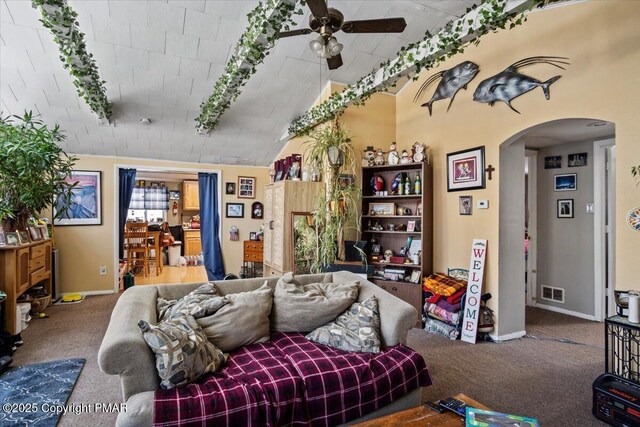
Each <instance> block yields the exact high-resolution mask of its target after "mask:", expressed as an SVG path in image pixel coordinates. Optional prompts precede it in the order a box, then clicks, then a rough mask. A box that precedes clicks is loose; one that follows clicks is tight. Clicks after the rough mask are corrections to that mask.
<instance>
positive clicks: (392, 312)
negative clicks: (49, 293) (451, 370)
mask: <svg viewBox="0 0 640 427" xmlns="http://www.w3.org/2000/svg"><path fill="white" fill-rule="evenodd" d="M265 280H266V281H267V283H268V284H269V285H270V286H271V287H272V288H273V287H275V285H276V283H277V281H278V277H271V278H266V279H265V278H256V279H242V280H231V281H217V282H214V283H215V284H216V286H217V287H218V289H219V290H220V291H221V292H222V293H223V294H231V293H238V292H246V291H252V290H255V289H258V288H259V287H260V286H262V285H263V284H264V283H265ZM354 280H357V281H359V282H360V292H359V296H358V301H363V300H364V299H365V298H367V297H369V296H371V295H375V296H376V298H377V299H378V304H379V311H380V329H381V335H382V336H381V338H382V342H383V345H386V346H393V345H396V344H398V343H405V342H406V338H407V333H408V331H409V329H411V327H413V326H414V325H415V324H416V321H417V319H418V317H417V316H418V313H417V312H416V310H415V308H413V307H412V306H411V305H409V304H407V303H405V302H404V301H402V300H400V299H398V298H396V297H395V296H393V295H391V294H390V293H388V292H386V291H384V290H383V289H381V288H380V287H378V286H376V285H375V284H373V283H371V282H369V281H367V280H365V279H362V278H361V277H359V276H357V275H355V274H353V273H350V272H346V271H340V272H335V273H326V274H319V275H305V276H296V281H297V282H299V283H301V284H308V283H317V282H333V283H344V282H353V281H354ZM201 284H202V283H192V284H176V285H147V286H135V287H133V288H130V289H128V290H127V291H126V292H124V293H123V295H122V296H121V297H120V299H119V300H118V302H117V304H116V306H115V308H114V309H113V313H112V314H111V321H110V322H109V327H108V329H107V332H106V334H105V336H104V339H103V341H102V345H101V346H100V352H99V354H98V362H99V365H100V369H101V370H102V371H103V372H104V373H106V374H110V375H119V376H120V380H121V383H122V395H123V399H124V401H125V402H126V403H127V411H126V412H123V413H120V414H119V416H118V419H117V423H116V425H117V426H148V425H151V424H152V417H153V394H154V390H156V389H158V387H159V379H158V375H157V372H156V368H155V356H154V354H153V352H152V351H151V350H150V349H149V347H148V346H147V343H146V342H145V341H144V339H143V337H142V334H141V333H140V329H139V328H138V326H137V324H138V322H139V321H140V320H145V321H147V322H149V323H150V324H155V323H157V313H156V300H157V299H158V298H159V297H162V298H166V299H176V298H180V297H183V296H184V295H186V294H188V293H189V292H191V291H192V290H194V289H196V288H197V287H198V286H200V285H201ZM419 404H420V390H419V389H418V390H414V391H413V392H411V393H409V394H408V395H406V396H405V397H403V398H401V399H399V400H396V401H395V402H393V403H391V404H389V405H387V406H385V407H383V408H381V409H379V410H377V411H375V412H373V413H371V414H369V415H367V416H365V417H362V418H359V419H357V420H354V421H352V423H356V422H361V421H364V420H366V419H371V418H376V417H379V416H382V415H386V414H389V413H393V412H397V411H400V410H404V409H408V408H410V407H414V406H418V405H419ZM350 424H351V423H350Z"/></svg>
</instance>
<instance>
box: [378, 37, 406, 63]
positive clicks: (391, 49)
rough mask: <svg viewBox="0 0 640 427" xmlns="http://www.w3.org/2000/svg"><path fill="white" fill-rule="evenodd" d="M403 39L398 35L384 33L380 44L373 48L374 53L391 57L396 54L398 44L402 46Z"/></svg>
mask: <svg viewBox="0 0 640 427" xmlns="http://www.w3.org/2000/svg"><path fill="white" fill-rule="evenodd" d="M403 43H404V41H403V40H402V39H400V38H399V37H395V36H392V35H386V36H385V37H384V38H383V39H382V41H381V42H380V44H379V45H378V46H377V47H376V48H375V49H374V50H373V54H374V55H378V56H382V57H386V58H393V57H395V56H398V55H397V54H398V50H399V49H398V45H400V46H402V45H403Z"/></svg>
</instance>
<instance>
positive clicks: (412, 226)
mask: <svg viewBox="0 0 640 427" xmlns="http://www.w3.org/2000/svg"><path fill="white" fill-rule="evenodd" d="M407 231H416V222H415V221H414V220H412V221H409V222H407Z"/></svg>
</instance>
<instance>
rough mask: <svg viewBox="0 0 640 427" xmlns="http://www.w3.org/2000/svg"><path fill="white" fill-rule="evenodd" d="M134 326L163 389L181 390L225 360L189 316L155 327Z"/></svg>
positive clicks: (167, 321) (143, 323)
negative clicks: (152, 355) (152, 357)
mask: <svg viewBox="0 0 640 427" xmlns="http://www.w3.org/2000/svg"><path fill="white" fill-rule="evenodd" d="M138 326H139V327H140V330H141V331H142V334H143V336H144V339H145V341H146V342H147V344H148V345H149V347H151V350H153V352H154V353H155V355H156V369H157V370H158V375H159V376H160V379H161V380H162V381H161V382H160V387H162V388H163V389H170V388H174V387H182V386H185V385H187V384H189V383H190V382H192V381H194V380H196V379H198V378H199V377H200V376H201V375H202V374H204V373H207V372H215V371H216V370H217V369H218V368H219V367H220V366H221V365H222V364H223V363H224V362H225V360H226V357H225V355H224V354H223V353H222V352H221V351H220V350H218V349H217V348H216V347H215V346H214V345H213V344H211V343H210V342H209V341H208V340H207V337H206V335H205V334H204V332H202V329H201V328H200V326H198V324H197V323H196V320H195V319H194V318H193V316H190V315H183V316H177V317H174V318H172V319H169V320H163V321H162V322H160V323H158V324H157V325H155V326H154V325H150V324H149V323H147V322H145V321H144V320H141V321H140V322H139V323H138Z"/></svg>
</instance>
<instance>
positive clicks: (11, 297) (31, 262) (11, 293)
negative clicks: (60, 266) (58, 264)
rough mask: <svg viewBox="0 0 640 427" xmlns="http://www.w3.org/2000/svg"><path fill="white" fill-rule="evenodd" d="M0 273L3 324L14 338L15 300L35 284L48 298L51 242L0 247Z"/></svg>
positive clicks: (49, 292) (49, 291)
mask: <svg viewBox="0 0 640 427" xmlns="http://www.w3.org/2000/svg"><path fill="white" fill-rule="evenodd" d="M0 272H1V274H0V289H1V290H3V291H4V292H5V293H6V294H7V299H6V301H5V307H4V311H3V314H4V324H5V327H6V329H7V331H8V332H9V333H11V334H15V333H16V302H17V299H18V297H19V296H20V295H22V294H23V293H24V292H26V291H27V290H28V289H29V288H31V287H32V286H33V285H36V284H38V283H42V284H43V285H44V288H45V290H46V291H47V293H48V294H49V295H51V240H44V241H41V242H34V243H29V244H26V245H21V246H2V247H0Z"/></svg>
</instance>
